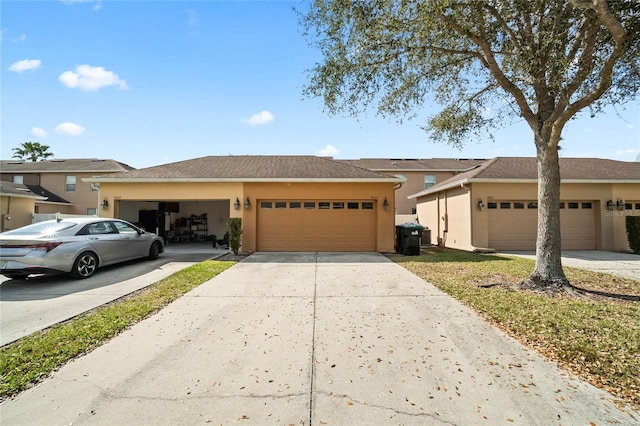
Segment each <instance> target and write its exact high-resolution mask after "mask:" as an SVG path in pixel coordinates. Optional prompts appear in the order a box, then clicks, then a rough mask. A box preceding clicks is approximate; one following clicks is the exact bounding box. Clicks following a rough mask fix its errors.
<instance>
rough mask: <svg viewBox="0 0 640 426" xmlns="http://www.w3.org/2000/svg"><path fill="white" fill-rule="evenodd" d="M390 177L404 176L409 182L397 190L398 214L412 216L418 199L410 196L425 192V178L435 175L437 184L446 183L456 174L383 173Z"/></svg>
mask: <svg viewBox="0 0 640 426" xmlns="http://www.w3.org/2000/svg"><path fill="white" fill-rule="evenodd" d="M382 173H385V174H387V175H390V176H398V175H403V176H404V177H405V178H406V179H407V181H406V182H405V183H404V184H403V185H402V186H401V187H400V188H398V189H397V190H396V209H395V211H396V214H411V209H414V208H416V199H415V198H411V199H408V198H407V197H408V196H409V195H413V194H417V193H418V192H421V191H424V189H425V188H424V176H425V175H435V176H436V184H437V183H438V182H442V181H445V180H447V179H449V178H450V177H451V176H453V175H454V174H455V173H454V172H430V171H429V170H423V171H419V172H411V171H397V172H393V171H385V172H382Z"/></svg>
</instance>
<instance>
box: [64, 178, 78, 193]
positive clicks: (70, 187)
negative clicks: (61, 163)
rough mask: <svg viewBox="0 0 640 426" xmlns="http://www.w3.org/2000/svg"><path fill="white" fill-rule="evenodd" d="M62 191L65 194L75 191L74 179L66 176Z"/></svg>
mask: <svg viewBox="0 0 640 426" xmlns="http://www.w3.org/2000/svg"><path fill="white" fill-rule="evenodd" d="M64 190H65V191H67V192H74V191H75V190H76V177H75V176H67V177H66V178H65V181H64Z"/></svg>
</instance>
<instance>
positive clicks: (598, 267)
mask: <svg viewBox="0 0 640 426" xmlns="http://www.w3.org/2000/svg"><path fill="white" fill-rule="evenodd" d="M499 254H508V255H513V256H519V257H525V258H527V259H535V258H536V252H535V251H509V252H501V253H499ZM562 264H563V265H564V266H571V267H573V268H580V269H587V270H590V271H596V272H604V273H607V274H612V275H617V276H619V277H623V278H629V279H632V280H638V281H640V256H638V255H637V254H630V253H615V252H611V251H599V250H575V251H571V250H567V251H563V252H562Z"/></svg>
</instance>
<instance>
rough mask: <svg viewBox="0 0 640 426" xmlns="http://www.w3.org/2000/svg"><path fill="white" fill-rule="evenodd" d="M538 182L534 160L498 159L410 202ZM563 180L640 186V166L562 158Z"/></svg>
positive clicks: (448, 181) (456, 177) (610, 161)
mask: <svg viewBox="0 0 640 426" xmlns="http://www.w3.org/2000/svg"><path fill="white" fill-rule="evenodd" d="M485 179H486V180H523V181H532V180H537V179H538V171H537V162H536V159H535V158H533V157H497V158H494V159H491V160H489V161H487V162H485V163H484V164H482V165H481V166H478V167H476V168H474V169H473V170H470V171H467V172H464V173H460V174H458V175H456V176H453V177H451V178H449V179H447V180H445V181H442V182H440V183H438V184H437V185H435V186H432V187H431V188H429V189H427V190H424V191H422V192H419V193H418V194H414V195H411V196H410V198H415V197H417V196H421V195H426V194H429V193H433V192H438V190H439V189H440V188H444V187H450V186H452V185H455V184H456V183H459V182H465V181H469V182H473V181H474V180H475V181H479V180H485ZM560 179H561V180H563V181H568V180H569V181H571V180H573V181H585V182H588V181H594V182H597V181H631V182H637V183H640V163H638V162H627V161H615V160H608V159H602V158H560Z"/></svg>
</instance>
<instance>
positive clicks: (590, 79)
mask: <svg viewBox="0 0 640 426" xmlns="http://www.w3.org/2000/svg"><path fill="white" fill-rule="evenodd" d="M299 16H300V23H301V25H302V26H303V28H304V32H305V35H306V36H307V37H308V38H309V39H310V40H311V43H312V45H314V46H315V47H317V48H318V49H319V50H320V52H321V54H322V58H323V60H322V62H319V63H317V64H316V65H315V66H314V68H312V69H311V70H310V77H309V82H308V84H307V85H306V86H305V88H304V91H303V93H304V94H305V95H306V96H309V97H320V98H322V99H323V100H324V104H325V106H326V108H327V110H328V112H329V113H331V114H337V113H347V114H349V115H352V116H357V115H358V114H360V113H361V112H363V111H365V110H367V109H369V108H372V107H375V109H376V110H377V112H378V113H379V114H380V115H382V116H385V117H387V116H390V117H395V118H396V119H397V120H398V121H399V122H402V121H403V120H404V119H406V118H413V117H415V116H416V115H417V113H418V111H419V110H420V108H421V107H422V106H423V105H424V104H425V103H426V102H430V101H432V100H433V101H435V102H437V103H439V104H441V105H442V109H441V110H440V112H439V113H437V114H435V115H434V116H431V117H428V118H427V119H426V121H425V122H424V124H423V127H424V129H425V130H427V131H428V132H429V133H430V136H431V137H432V139H434V140H437V141H440V140H444V141H446V142H448V143H450V144H452V145H454V146H457V147H461V146H462V145H463V144H464V143H465V142H466V141H467V140H468V139H470V138H471V137H475V138H477V139H480V140H483V139H484V138H485V137H486V136H489V137H491V130H492V129H494V128H495V127H496V126H502V125H505V124H507V123H509V122H510V121H512V120H514V119H523V120H524V121H525V122H526V123H527V124H528V125H529V127H530V128H531V130H532V133H533V141H534V143H535V146H536V156H537V164H538V179H539V184H538V204H539V209H538V214H539V216H538V238H537V242H536V252H537V257H536V269H535V271H534V273H533V274H532V276H531V278H532V281H533V279H535V280H539V281H541V282H544V283H547V284H548V283H561V284H566V282H567V281H566V278H565V277H564V273H563V271H562V266H561V260H560V259H561V251H560V250H561V247H560V211H559V207H558V204H559V198H560V169H559V156H558V149H559V143H560V140H561V136H562V131H563V129H564V126H565V125H566V124H567V122H568V121H569V120H571V119H572V118H574V117H575V116H576V115H577V114H578V113H580V112H581V111H583V110H585V109H588V110H590V112H591V114H597V113H599V112H600V111H601V110H602V108H603V107H605V106H607V105H611V104H622V103H624V102H626V101H629V100H631V99H634V97H635V96H636V94H637V93H638V90H639V88H640V59H639V58H640V7H638V2H637V1H635V0H634V1H629V0H564V1H550V0H466V1H454V0H430V1H422V0H367V1H347V0H316V1H314V2H313V3H312V4H311V5H310V7H309V9H308V11H305V12H304V13H302V12H300V14H299Z"/></svg>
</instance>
